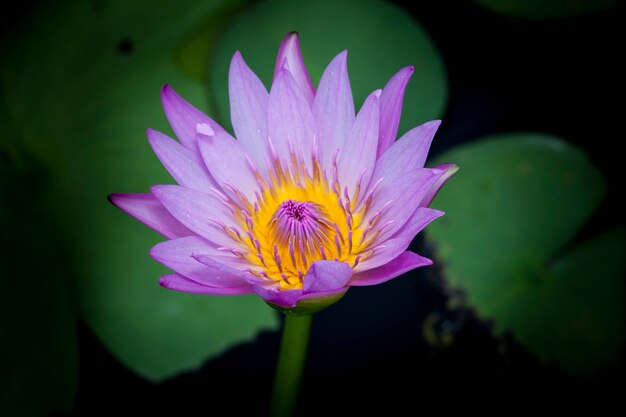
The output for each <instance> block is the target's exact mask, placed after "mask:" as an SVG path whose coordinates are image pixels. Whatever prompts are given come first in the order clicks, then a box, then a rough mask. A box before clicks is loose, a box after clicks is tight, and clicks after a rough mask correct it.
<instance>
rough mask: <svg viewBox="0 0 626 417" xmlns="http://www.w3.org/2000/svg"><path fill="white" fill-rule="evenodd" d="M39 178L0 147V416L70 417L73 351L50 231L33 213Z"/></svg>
mask: <svg viewBox="0 0 626 417" xmlns="http://www.w3.org/2000/svg"><path fill="white" fill-rule="evenodd" d="M44 185H45V171H44V170H43V168H42V167H41V166H40V165H39V164H38V163H37V161H36V160H34V158H32V156H30V155H28V154H25V153H24V152H23V150H19V151H18V150H17V149H16V148H14V147H12V148H9V147H7V146H0V219H1V223H0V227H1V228H2V237H1V238H0V243H1V246H2V251H1V252H0V261H1V262H2V276H1V278H0V283H1V285H2V293H3V294H4V296H3V299H2V303H0V315H2V317H3V320H2V326H1V327H0V332H1V333H0V340H2V343H1V344H0V355H2V358H4V360H3V361H2V365H1V366H0V369H1V372H0V415H4V416H16V417H19V416H42V415H48V414H49V413H51V412H54V411H66V412H69V411H71V410H72V408H73V405H74V396H75V393H76V385H77V379H78V345H77V339H76V329H75V322H74V312H73V310H72V308H71V303H70V299H69V291H68V285H67V284H68V282H67V281H68V280H67V275H66V274H65V273H64V265H63V253H62V252H61V251H59V250H58V245H57V244H56V241H55V239H54V237H55V234H54V231H53V230H52V229H51V228H50V226H49V223H48V221H47V219H46V217H47V214H46V213H45V212H44V213H41V212H39V211H38V208H39V203H40V201H41V197H42V193H43V192H45V186H44Z"/></svg>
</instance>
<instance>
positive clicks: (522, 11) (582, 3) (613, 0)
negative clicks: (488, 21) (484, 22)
mask: <svg viewBox="0 0 626 417" xmlns="http://www.w3.org/2000/svg"><path fill="white" fill-rule="evenodd" d="M474 2H476V3H477V4H479V5H480V6H482V7H484V8H485V9H487V10H490V11H492V12H494V13H498V14H502V15H505V16H509V17H515V18H522V19H532V20H541V19H558V18H566V17H574V16H579V15H584V14H587V13H593V12H599V11H603V10H608V9H611V8H613V7H615V6H617V0H549V1H545V0H474Z"/></svg>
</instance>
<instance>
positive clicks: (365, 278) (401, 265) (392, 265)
mask: <svg viewBox="0 0 626 417" xmlns="http://www.w3.org/2000/svg"><path fill="white" fill-rule="evenodd" d="M432 263H433V261H431V260H430V259H428V258H424V257H423V256H420V255H418V254H417V253H413V252H410V251H406V252H402V253H401V254H400V255H399V256H398V257H396V258H395V259H393V260H391V261H390V262H388V263H386V264H385V265H382V266H379V267H378V268H374V269H369V270H367V271H363V272H359V273H357V274H354V275H353V276H352V280H351V281H350V285H354V286H365V285H378V284H382V283H383V282H387V281H389V280H391V279H393V278H396V277H398V276H400V275H402V274H404V273H405V272H408V271H410V270H412V269H415V268H419V267H422V266H428V265H432Z"/></svg>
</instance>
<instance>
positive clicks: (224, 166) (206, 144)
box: [198, 134, 259, 201]
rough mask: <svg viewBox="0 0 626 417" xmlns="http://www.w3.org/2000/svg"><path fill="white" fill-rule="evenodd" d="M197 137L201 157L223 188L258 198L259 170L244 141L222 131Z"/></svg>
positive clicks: (232, 192) (249, 198)
mask: <svg viewBox="0 0 626 417" xmlns="http://www.w3.org/2000/svg"><path fill="white" fill-rule="evenodd" d="M198 137H199V139H198V144H199V146H200V153H201V154H202V159H204V163H205V164H206V166H207V168H208V169H209V172H210V173H211V175H212V176H213V178H214V179H215V181H216V182H217V183H218V184H219V185H220V186H221V188H222V190H224V191H225V193H226V194H228V195H230V196H231V197H233V198H237V196H236V194H235V190H236V191H238V192H241V194H242V195H243V196H245V198H247V199H248V201H255V198H256V196H255V194H254V192H255V191H257V190H259V184H258V182H257V174H255V172H256V173H258V172H259V171H258V168H257V167H256V165H255V164H254V162H253V161H252V159H251V158H250V156H248V154H247V152H246V150H245V149H244V147H243V145H242V144H241V142H239V141H237V140H231V139H228V138H225V137H220V135H204V134H201V135H199V136H198Z"/></svg>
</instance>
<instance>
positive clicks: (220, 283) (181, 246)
mask: <svg viewBox="0 0 626 417" xmlns="http://www.w3.org/2000/svg"><path fill="white" fill-rule="evenodd" d="M214 252H215V248H214V247H213V246H212V245H211V244H210V243H209V242H207V241H206V240H205V239H203V238H201V237H198V236H189V237H184V238H180V239H173V240H168V241H165V242H161V243H158V244H157V245H155V246H154V247H153V248H152V249H151V250H150V256H152V257H153V258H154V259H155V260H157V261H158V262H160V263H162V264H163V265H165V266H167V267H168V268H170V269H172V270H173V271H174V272H177V273H178V274H180V275H184V276H185V277H187V278H189V279H192V280H194V281H197V282H199V283H201V284H205V285H209V286H212V287H238V286H242V285H247V280H246V277H245V275H244V274H243V273H241V272H240V271H239V270H237V269H235V268H233V267H230V266H227V265H225V264H220V263H219V262H215V263H213V264H210V265H207V264H206V263H204V262H202V261H201V260H200V259H199V258H200V257H204V256H212V254H213V253H214ZM216 258H218V259H220V260H222V261H224V260H226V262H228V260H227V255H226V254H224V255H223V256H219V257H218V256H216ZM222 265H223V266H222Z"/></svg>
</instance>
